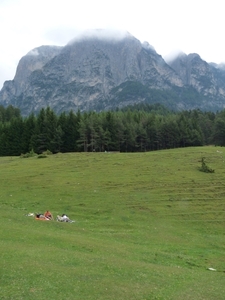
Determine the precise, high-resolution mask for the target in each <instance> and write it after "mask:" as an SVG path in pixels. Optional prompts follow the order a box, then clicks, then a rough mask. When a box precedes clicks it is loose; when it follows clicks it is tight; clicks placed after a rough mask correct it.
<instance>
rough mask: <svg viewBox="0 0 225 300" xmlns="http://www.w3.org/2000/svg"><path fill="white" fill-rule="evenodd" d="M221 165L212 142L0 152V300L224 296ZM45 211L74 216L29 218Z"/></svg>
mask: <svg viewBox="0 0 225 300" xmlns="http://www.w3.org/2000/svg"><path fill="white" fill-rule="evenodd" d="M202 157H204V158H205V161H206V163H207V165H208V166H209V167H211V168H212V169H214V170H215V173H204V172H200V171H199V169H198V168H199V167H200V166H201V159H202ZM224 161H225V149H224V148H222V147H214V146H208V147H195V148H182V149H170V150H161V151H154V152H146V153H67V154H61V153H59V154H56V155H49V156H48V157H46V158H37V157H30V158H20V157H0V209H1V218H0V228H1V230H0V253H1V258H0V299H7V300H8V299H13V300H17V299H44V298H48V299H71V300H73V299H78V300H83V299H84V300H88V299H93V300H95V299H96V300H107V299H113V300H115V299H117V300H118V299H121V300H132V299H135V300H144V299H148V300H154V299H162V300H164V299H165V300H166V299H173V300H178V299H179V300H180V299H182V300H186V299H191V300H193V299H198V300H201V299H207V300H208V299H209V300H214V299H215V300H220V299H221V300H224V298H225V162H224ZM45 210H50V211H51V212H52V213H53V216H54V218H56V216H57V215H58V214H59V215H61V214H62V213H65V214H67V215H68V216H69V217H70V218H71V219H72V220H75V222H74V223H60V222H56V221H55V220H54V221H38V220H35V219H34V218H33V217H28V216H26V214H28V213H43V212H44V211H45ZM209 268H213V270H209Z"/></svg>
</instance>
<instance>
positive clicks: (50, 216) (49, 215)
mask: <svg viewBox="0 0 225 300" xmlns="http://www.w3.org/2000/svg"><path fill="white" fill-rule="evenodd" d="M35 218H36V219H37V220H45V221H51V220H54V218H53V214H52V213H51V212H50V211H49V210H47V211H46V212H45V213H44V214H35ZM56 221H59V222H69V223H73V222H75V221H72V220H70V218H69V217H68V216H67V215H66V214H62V216H59V215H58V216H57V217H56Z"/></svg>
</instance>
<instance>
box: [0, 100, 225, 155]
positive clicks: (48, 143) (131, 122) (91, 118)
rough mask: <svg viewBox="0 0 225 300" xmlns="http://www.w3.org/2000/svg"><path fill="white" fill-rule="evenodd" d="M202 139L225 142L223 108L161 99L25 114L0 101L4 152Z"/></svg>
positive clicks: (147, 146) (0, 149)
mask: <svg viewBox="0 0 225 300" xmlns="http://www.w3.org/2000/svg"><path fill="white" fill-rule="evenodd" d="M203 145H216V146H225V110H222V111H219V112H216V113H214V112H204V111H201V110H198V109H195V110H189V111H180V112H174V111H169V110H168V109H166V108H165V107H164V106H162V105H160V104H153V105H149V104H139V105H134V106H129V107H126V108H123V109H116V110H114V111H102V112H95V111H90V112H82V113H81V112H80V111H77V112H76V113H75V112H73V111H70V112H68V113H66V112H63V113H61V114H60V115H56V114H55V113H54V111H53V110H52V109H51V108H50V107H47V108H42V109H41V110H40V111H39V113H38V114H37V115H34V114H33V113H32V114H30V115H29V116H27V117H22V116H21V114H20V110H19V109H18V108H14V107H13V106H11V105H10V106H8V107H6V108H5V107H3V106H1V105H0V156H19V155H23V154H26V153H30V152H31V151H32V152H34V153H37V154H41V153H43V152H45V151H49V152H51V153H58V152H62V153H65V152H105V151H107V152H108V151H120V152H144V151H153V150H161V149H169V148H179V147H189V146H203Z"/></svg>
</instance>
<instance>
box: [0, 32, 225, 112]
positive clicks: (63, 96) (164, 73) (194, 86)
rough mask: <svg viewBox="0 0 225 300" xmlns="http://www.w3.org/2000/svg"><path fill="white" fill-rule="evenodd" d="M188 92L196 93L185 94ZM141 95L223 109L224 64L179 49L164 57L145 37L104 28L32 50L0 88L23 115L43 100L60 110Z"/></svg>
mask: <svg viewBox="0 0 225 300" xmlns="http://www.w3.org/2000/svg"><path fill="white" fill-rule="evenodd" d="M189 94H190V97H192V98H193V97H195V99H188V95H189ZM184 95H185V96H184ZM191 95H192V96H191ZM193 95H195V96H193ZM171 97H172V98H171ZM143 101H148V102H151V103H154V102H159V103H163V104H165V105H168V106H171V105H172V107H173V108H174V109H183V108H185V109H193V108H195V107H198V108H200V109H209V108H211V109H212V110H218V109H222V108H223V107H224V106H225V68H224V66H222V65H221V66H220V65H216V64H213V63H211V64H208V63H207V62H205V61H204V60H202V59H201V57H200V56H199V55H198V54H189V55H186V54H183V53H182V54H180V55H178V56H177V57H176V58H175V59H174V60H173V61H171V62H169V63H166V62H165V60H164V59H163V58H162V57H161V55H159V54H157V52H156V51H155V49H154V48H153V47H152V46H151V45H149V44H148V43H147V42H145V43H141V42H140V41H139V40H137V39H136V38H135V37H133V36H132V35H130V34H128V33H127V34H125V35H124V36H119V37H118V38H112V37H110V36H108V37H107V34H106V32H105V31H104V30H103V31H100V35H99V32H97V33H96V35H91V34H88V35H86V36H84V37H80V38H78V39H74V40H72V41H70V42H69V43H68V44H67V45H66V46H64V47H56V46H41V47H38V48H35V49H33V50H31V51H30V52H29V53H28V54H27V55H26V56H24V57H22V58H21V60H20V62H19V64H18V67H17V71H16V75H15V77H14V79H13V80H12V81H6V82H5V83H4V86H3V88H2V90H1V91H0V104H2V105H4V106H7V105H9V104H12V105H13V106H16V107H19V108H20V109H21V112H22V114H23V115H27V114H29V113H31V112H32V111H34V112H37V111H39V110H40V109H41V108H42V107H46V106H50V107H51V108H52V109H54V110H55V111H56V112H57V113H60V112H62V111H69V110H70V109H73V110H75V111H76V110H77V109H80V110H89V109H93V110H103V109H110V108H115V107H116V106H125V105H127V104H133V103H138V102H143ZM169 102H171V103H169Z"/></svg>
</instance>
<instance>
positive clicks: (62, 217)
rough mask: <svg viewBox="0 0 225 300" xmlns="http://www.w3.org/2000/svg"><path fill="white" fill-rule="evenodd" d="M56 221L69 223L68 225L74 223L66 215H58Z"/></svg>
mask: <svg viewBox="0 0 225 300" xmlns="http://www.w3.org/2000/svg"><path fill="white" fill-rule="evenodd" d="M56 220H57V221H59V222H69V223H73V222H75V221H72V220H70V218H69V217H68V216H67V215H66V214H62V216H59V215H58V216H57V218H56Z"/></svg>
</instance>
